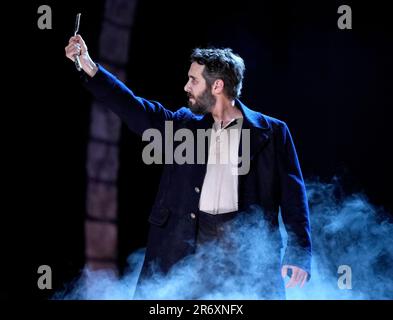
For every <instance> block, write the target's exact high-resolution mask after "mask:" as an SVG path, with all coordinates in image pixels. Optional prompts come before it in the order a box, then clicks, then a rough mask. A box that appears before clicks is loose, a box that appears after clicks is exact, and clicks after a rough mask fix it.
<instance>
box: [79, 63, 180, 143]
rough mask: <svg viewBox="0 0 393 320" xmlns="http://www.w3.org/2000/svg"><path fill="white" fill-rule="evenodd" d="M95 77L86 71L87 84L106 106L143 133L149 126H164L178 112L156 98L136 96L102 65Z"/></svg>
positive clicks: (161, 127)
mask: <svg viewBox="0 0 393 320" xmlns="http://www.w3.org/2000/svg"><path fill="white" fill-rule="evenodd" d="M97 66H98V71H97V73H96V74H95V75H94V77H92V78H90V77H89V76H87V75H86V74H83V75H82V77H81V78H82V82H83V85H84V86H85V87H86V88H87V90H88V91H90V93H91V94H92V95H93V96H94V98H95V99H97V100H98V101H100V102H101V103H102V104H103V105H104V106H105V107H107V108H109V109H110V110H112V111H113V112H114V113H115V114H116V115H117V116H119V118H120V119H121V120H122V121H123V122H124V123H125V124H126V125H127V126H128V128H129V129H130V130H131V131H133V132H135V133H137V134H139V135H142V134H143V132H144V131H145V130H146V129H150V128H155V129H159V130H160V131H162V130H164V126H165V121H170V120H174V117H175V115H176V113H174V112H172V111H170V110H168V109H166V108H164V107H163V106H162V105H161V104H160V103H158V102H156V101H149V100H146V99H144V98H141V97H138V96H136V95H135V94H134V93H133V92H132V91H131V90H130V89H129V88H127V87H126V85H125V84H124V83H122V82H121V81H120V80H119V79H117V78H116V77H115V76H114V75H113V74H111V73H110V72H108V71H107V70H105V69H104V68H103V67H102V66H101V65H97Z"/></svg>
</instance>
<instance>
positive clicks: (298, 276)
mask: <svg viewBox="0 0 393 320" xmlns="http://www.w3.org/2000/svg"><path fill="white" fill-rule="evenodd" d="M289 269H291V271H292V276H291V279H290V280H289V281H288V283H287V284H286V286H285V288H292V287H295V286H296V285H298V284H299V285H300V288H303V286H304V284H305V283H306V281H307V278H308V273H307V272H306V271H304V270H303V269H301V268H299V267H296V266H291V265H284V266H283V267H282V268H281V276H282V277H283V278H285V277H286V276H287V274H288V270H289Z"/></svg>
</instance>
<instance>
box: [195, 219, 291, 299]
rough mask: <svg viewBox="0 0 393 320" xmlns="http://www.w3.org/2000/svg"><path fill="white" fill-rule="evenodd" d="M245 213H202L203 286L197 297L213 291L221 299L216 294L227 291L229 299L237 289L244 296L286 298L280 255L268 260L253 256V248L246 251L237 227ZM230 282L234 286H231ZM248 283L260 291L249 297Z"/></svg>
mask: <svg viewBox="0 0 393 320" xmlns="http://www.w3.org/2000/svg"><path fill="white" fill-rule="evenodd" d="M243 214H244V213H243V212H237V211H234V212H229V213H223V214H209V213H206V212H203V211H199V212H198V214H197V219H198V220H197V226H198V230H197V239H196V240H197V241H196V257H197V258H196V259H197V260H196V261H197V265H198V267H197V269H199V270H198V271H197V273H198V276H199V277H200V282H199V283H200V285H199V292H198V290H195V294H196V296H195V297H194V298H196V299H199V298H200V296H202V297H204V298H207V299H209V298H210V297H209V293H212V298H214V299H217V298H218V299H221V297H220V295H218V296H217V295H215V293H217V292H218V293H224V296H223V297H224V298H226V294H229V293H230V292H228V290H234V292H237V291H238V292H239V293H240V294H244V298H250V299H269V300H270V299H273V300H277V299H279V300H281V299H285V289H284V283H283V280H282V279H281V275H280V263H279V262H280V260H279V256H277V259H272V261H271V262H268V263H266V261H265V262H263V261H258V259H257V258H252V259H250V257H252V256H253V255H252V253H251V252H253V248H250V249H249V250H244V248H242V245H243V243H242V242H241V240H240V239H241V238H237V236H236V233H237V230H238V229H237V227H239V226H241V225H244V223H243V222H244V221H242V220H241V219H242V215H243ZM245 221H247V220H246V219H245ZM238 222H240V223H238ZM236 223H238V224H236ZM239 248H240V249H239ZM250 253H251V254H250ZM250 264H252V265H250ZM259 264H260V265H261V269H260V270H258V265H259ZM230 283H233V285H232V286H231V285H228V284H230ZM245 284H246V285H245ZM236 285H239V286H238V287H236ZM247 286H248V288H250V287H252V290H253V291H254V292H256V294H255V295H254V296H250V297H248V296H247V292H248V291H249V290H248V289H247ZM240 296H241V295H240ZM229 297H230V295H229Z"/></svg>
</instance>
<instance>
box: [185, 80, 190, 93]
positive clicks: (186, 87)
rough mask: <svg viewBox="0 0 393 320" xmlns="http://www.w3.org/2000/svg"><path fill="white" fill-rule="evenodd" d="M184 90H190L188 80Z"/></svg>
mask: <svg viewBox="0 0 393 320" xmlns="http://www.w3.org/2000/svg"><path fill="white" fill-rule="evenodd" d="M184 91H185V92H187V93H188V92H190V90H189V85H188V82H187V83H186V85H185V86H184Z"/></svg>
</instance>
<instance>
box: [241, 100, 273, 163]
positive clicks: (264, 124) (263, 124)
mask: <svg viewBox="0 0 393 320" xmlns="http://www.w3.org/2000/svg"><path fill="white" fill-rule="evenodd" d="M236 106H238V108H239V109H240V111H241V112H242V114H243V127H242V129H249V130H250V160H252V159H253V158H254V157H255V155H256V154H257V153H258V152H259V151H260V150H261V149H262V147H263V146H264V145H266V143H267V142H268V140H269V138H270V132H271V126H270V124H269V122H268V120H267V119H266V117H265V116H264V115H263V114H262V113H260V112H256V111H253V110H251V109H249V108H247V107H246V106H245V105H244V104H243V103H242V102H241V101H240V100H236ZM242 142H243V135H242V136H241V140H240V145H239V157H240V159H242V157H241V156H242V154H243V150H242V145H243V143H242ZM239 165H240V164H239Z"/></svg>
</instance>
